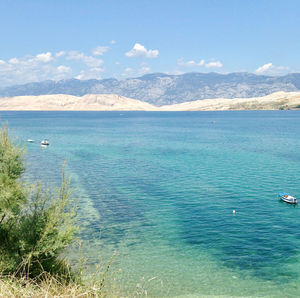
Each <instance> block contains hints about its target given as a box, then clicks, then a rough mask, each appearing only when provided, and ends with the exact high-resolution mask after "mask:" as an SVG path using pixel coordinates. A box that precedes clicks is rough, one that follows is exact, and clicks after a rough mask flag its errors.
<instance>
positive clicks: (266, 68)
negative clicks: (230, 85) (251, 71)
mask: <svg viewBox="0 0 300 298" xmlns="http://www.w3.org/2000/svg"><path fill="white" fill-rule="evenodd" d="M288 71H289V68H288V67H286V66H276V65H274V64H273V63H271V62H270V63H266V64H264V65H262V66H260V67H259V68H257V69H256V71H255V72H256V73H257V74H266V75H281V74H285V73H287V72H288Z"/></svg>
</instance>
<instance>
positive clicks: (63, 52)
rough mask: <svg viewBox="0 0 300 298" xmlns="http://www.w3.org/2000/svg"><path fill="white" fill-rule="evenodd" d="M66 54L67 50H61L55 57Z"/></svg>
mask: <svg viewBox="0 0 300 298" xmlns="http://www.w3.org/2000/svg"><path fill="white" fill-rule="evenodd" d="M65 54H66V52H65V51H60V52H57V53H56V54H55V57H61V56H64V55H65Z"/></svg>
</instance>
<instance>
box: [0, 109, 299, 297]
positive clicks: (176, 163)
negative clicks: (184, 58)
mask: <svg viewBox="0 0 300 298" xmlns="http://www.w3.org/2000/svg"><path fill="white" fill-rule="evenodd" d="M0 115H1V120H2V122H4V121H6V120H7V121H8V123H9V127H10V129H11V131H12V133H13V134H14V135H16V136H17V137H18V138H19V140H20V141H21V142H24V141H26V139H28V138H31V139H35V140H36V141H37V142H36V143H33V144H27V155H26V163H27V173H26V176H25V178H26V179H27V180H35V179H40V180H42V181H43V182H44V183H46V184H48V185H49V186H52V185H58V183H59V179H60V167H61V165H62V164H63V162H64V160H66V161H67V171H68V174H69V175H71V177H72V181H73V185H74V186H75V187H76V190H77V194H79V196H80V201H79V203H78V204H79V207H80V208H79V219H80V224H81V225H82V226H83V231H82V236H81V237H82V239H84V240H89V242H88V244H86V247H85V249H86V252H87V254H88V255H90V256H91V257H92V258H94V259H97V258H98V257H99V256H101V258H102V259H103V260H104V262H105V261H107V260H108V259H109V258H110V257H111V255H112V254H113V251H117V256H116V257H115V258H114V262H113V270H115V271H114V272H117V271H118V269H121V271H120V272H119V273H118V274H116V276H117V277H116V278H117V280H118V284H122V287H121V289H119V291H120V293H125V294H129V295H130V293H133V292H134V291H139V290H140V288H142V289H147V293H148V295H149V296H153V297H159V296H161V297H162V296H183V297H186V296H188V295H191V296H192V295H194V296H195V297H196V296H203V295H224V296H238V295H240V296H272V297H283V296H285V297H287V296H297V295H298V293H299V292H300V291H299V290H300V209H299V208H298V207H294V206H291V205H287V204H285V203H281V202H279V201H278V199H277V192H279V191H287V192H290V193H292V194H293V195H295V196H296V197H297V196H298V197H299V198H300V183H299V182H300V138H299V135H300V112H298V111H256V112H254V111H245V112H238V111H234V112H1V114H0ZM43 138H48V139H49V140H50V146H49V148H46V149H44V148H43V149H41V148H40V146H39V143H38V142H39V141H40V140H42V139H43ZM233 210H236V214H233V212H232V211H233Z"/></svg>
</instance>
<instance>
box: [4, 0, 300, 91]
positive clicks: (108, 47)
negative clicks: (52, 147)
mask: <svg viewBox="0 0 300 298" xmlns="http://www.w3.org/2000/svg"><path fill="white" fill-rule="evenodd" d="M0 26H1V27H0V28H1V35H0V38H1V39H0V40H1V46H0V86H8V85H13V84H21V83H27V82H31V81H41V80H45V79H53V80H59V79H67V78H72V77H75V78H79V79H90V78H96V79H100V78H110V77H116V78H118V79H121V78H126V77H135V76H140V75H143V74H146V73H153V72H164V73H169V74H180V73H185V72H195V71H197V72H212V71H213V72H220V73H229V72H240V71H247V72H252V73H257V74H267V75H282V74H286V73H290V72H299V71H300V38H299V36H300V34H299V33H300V32H299V31H300V1H298V0H285V1H281V0H259V1H258V0H252V1H250V0H249V1H246V0H185V1H183V0H181V1H179V0H170V1H169V0H160V1H157V0H149V1H148V0H126V1H125V0H118V1H114V0H110V1H107V0H105V1H100V0H98V1H92V0H72V1H71V0H51V1H50V0H48V1H46V0H44V1H43V0H26V1H24V0H22V1H21V0H19V1H16V0H1V1H0Z"/></svg>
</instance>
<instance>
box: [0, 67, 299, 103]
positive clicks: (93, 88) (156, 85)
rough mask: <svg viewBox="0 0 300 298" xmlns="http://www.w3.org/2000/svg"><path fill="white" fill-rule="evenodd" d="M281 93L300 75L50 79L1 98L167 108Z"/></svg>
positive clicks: (9, 90) (3, 92)
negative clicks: (109, 100)
mask: <svg viewBox="0 0 300 298" xmlns="http://www.w3.org/2000/svg"><path fill="white" fill-rule="evenodd" d="M278 91H286V92H296V91H300V73H294V74H288V75H285V76H277V77H275V76H263V75H255V74H252V73H243V72H242V73H230V74H219V73H185V74H181V75H168V74H163V73H153V74H147V75H144V76H141V77H138V78H127V79H122V80H117V79H103V80H96V79H92V80H77V79H68V80H60V81H51V80H48V81H42V82H36V83H28V84H24V85H15V86H10V87H5V88H1V89H0V97H13V96H25V95H49V94H67V95H73V96H84V95H86V94H115V95H119V96H124V97H128V98H134V99H137V100H141V101H144V102H147V103H149V104H152V105H155V106H163V105H170V104H179V103H183V102H191V101H195V100H201V99H213V98H228V99H230V98H250V97H261V96H266V95H269V94H271V93H274V92H278Z"/></svg>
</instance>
